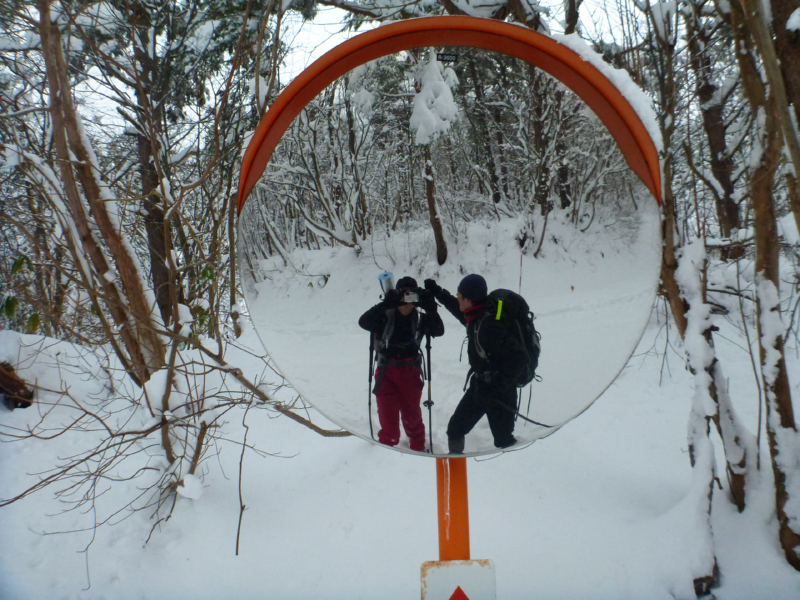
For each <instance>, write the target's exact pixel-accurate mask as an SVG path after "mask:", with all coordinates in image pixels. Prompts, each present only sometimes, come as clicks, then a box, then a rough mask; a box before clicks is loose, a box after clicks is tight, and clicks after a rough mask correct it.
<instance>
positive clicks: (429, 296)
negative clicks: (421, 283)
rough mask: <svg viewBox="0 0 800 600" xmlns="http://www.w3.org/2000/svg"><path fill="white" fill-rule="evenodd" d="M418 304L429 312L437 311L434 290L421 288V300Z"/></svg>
mask: <svg viewBox="0 0 800 600" xmlns="http://www.w3.org/2000/svg"><path fill="white" fill-rule="evenodd" d="M417 305H418V306H419V307H420V308H421V309H423V310H424V311H425V312H427V313H429V312H435V311H436V310H437V309H438V306H437V305H436V300H435V299H434V297H433V292H431V291H430V290H419V302H417Z"/></svg>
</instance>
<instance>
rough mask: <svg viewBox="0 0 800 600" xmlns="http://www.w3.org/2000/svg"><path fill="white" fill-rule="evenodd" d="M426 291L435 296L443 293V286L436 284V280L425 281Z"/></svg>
mask: <svg viewBox="0 0 800 600" xmlns="http://www.w3.org/2000/svg"><path fill="white" fill-rule="evenodd" d="M425 289H426V290H428V291H429V292H431V293H432V294H433V295H434V296H436V295H437V294H441V293H442V286H440V285H439V284H437V283H436V280H434V279H426V280H425Z"/></svg>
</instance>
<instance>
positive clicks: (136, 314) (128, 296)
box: [39, 0, 164, 384]
mask: <svg viewBox="0 0 800 600" xmlns="http://www.w3.org/2000/svg"><path fill="white" fill-rule="evenodd" d="M39 10H40V14H41V15H42V18H41V22H40V35H41V39H42V53H43V55H44V59H45V68H46V70H47V79H48V86H49V90H50V103H51V104H50V113H51V116H52V119H53V139H54V141H55V146H56V151H57V154H58V156H59V162H60V168H61V174H62V180H63V183H64V189H65V191H66V195H67V206H68V210H69V212H70V214H71V216H72V219H73V221H74V222H75V224H76V227H77V229H78V233H79V236H80V240H74V243H80V245H81V246H82V248H81V249H77V248H73V251H74V252H77V253H84V252H85V253H86V254H87V255H88V256H89V258H90V260H91V262H92V267H93V269H94V272H95V274H96V276H97V278H98V280H99V281H100V283H101V288H102V290H103V292H104V294H105V298H104V299H105V301H106V304H107V305H108V308H109V311H110V313H111V315H112V318H113V319H114V322H115V324H116V325H117V327H118V328H119V336H120V337H121V339H122V342H123V344H124V346H125V349H126V350H127V356H126V355H125V354H124V353H121V352H120V351H119V350H118V351H117V354H118V356H119V357H120V359H121V360H122V362H123V364H124V365H125V368H126V370H127V371H128V372H129V374H130V375H131V376H132V377H133V378H134V381H136V382H137V383H138V384H142V383H144V382H145V381H147V380H148V379H149V378H150V374H151V373H152V372H154V371H156V370H158V369H160V368H161V367H162V366H163V364H164V346H163V344H162V343H161V340H160V338H159V336H158V334H157V332H156V330H155V327H154V326H153V322H152V319H151V313H150V307H149V305H148V303H147V300H146V298H145V294H144V287H143V284H142V280H141V279H140V274H139V270H138V268H137V266H136V261H135V258H134V257H133V256H132V255H131V254H130V253H129V252H128V248H127V247H126V246H125V243H124V242H123V240H122V238H121V237H120V233H119V231H117V229H116V228H115V227H114V225H113V224H112V221H111V218H110V216H109V214H108V210H107V206H106V202H105V198H104V197H103V196H102V194H101V191H100V187H99V185H98V181H97V179H96V177H99V172H97V173H95V172H94V169H95V161H94V160H93V159H94V155H93V153H91V149H90V148H87V147H86V145H85V136H84V135H83V130H82V126H81V124H80V122H79V121H78V116H77V113H76V112H75V108H74V106H73V105H72V97H71V90H70V87H69V81H68V80H67V73H68V71H67V66H66V62H65V60H64V54H63V51H62V49H61V37H60V32H59V30H58V28H54V27H53V26H52V24H51V23H50V18H49V15H50V3H49V1H48V0H40V2H39ZM72 155H74V157H75V160H76V162H75V163H73V160H72ZM73 165H74V166H75V170H74V171H73ZM75 172H77V174H78V177H79V179H80V182H81V187H82V188H83V192H84V195H85V197H86V201H87V203H88V208H89V213H90V214H91V215H92V217H93V218H94V221H95V223H96V224H97V226H98V229H99V230H100V233H101V235H102V236H103V239H104V241H105V243H106V249H107V250H108V252H109V253H110V255H111V257H112V258H113V260H114V263H115V265H116V274H115V273H114V271H112V270H111V268H110V266H109V264H108V263H107V261H106V255H105V253H104V251H103V249H102V248H101V247H100V245H99V244H98V243H97V240H96V239H95V237H94V235H93V234H92V232H91V230H90V227H89V221H88V214H87V211H86V207H85V206H83V204H82V202H81V198H80V193H79V191H78V187H77V182H76V180H75V176H74V173H75ZM79 262H80V261H79V260H76V263H79ZM85 275H86V276H90V274H88V273H87V274H85ZM117 276H118V277H119V280H120V283H121V287H122V289H123V291H124V297H123V295H122V294H120V291H119V288H118V287H117V284H116V282H115V279H116V277H117ZM90 287H91V286H90ZM93 300H94V301H95V302H96V301H97V296H95V297H94V298H93ZM108 334H109V336H110V338H111V339H112V341H113V339H114V333H113V332H111V331H108Z"/></svg>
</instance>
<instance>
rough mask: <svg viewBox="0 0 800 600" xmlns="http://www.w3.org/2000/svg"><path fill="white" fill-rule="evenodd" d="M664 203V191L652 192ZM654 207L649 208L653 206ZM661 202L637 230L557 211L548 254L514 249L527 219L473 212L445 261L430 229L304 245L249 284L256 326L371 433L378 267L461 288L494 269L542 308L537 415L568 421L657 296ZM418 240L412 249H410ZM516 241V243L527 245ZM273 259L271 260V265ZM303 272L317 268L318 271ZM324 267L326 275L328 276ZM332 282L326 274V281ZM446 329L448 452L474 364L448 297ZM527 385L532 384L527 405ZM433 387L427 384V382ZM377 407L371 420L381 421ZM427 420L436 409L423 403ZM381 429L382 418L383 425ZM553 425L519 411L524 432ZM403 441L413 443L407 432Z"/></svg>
mask: <svg viewBox="0 0 800 600" xmlns="http://www.w3.org/2000/svg"><path fill="white" fill-rule="evenodd" d="M651 204H653V205H654V203H652V202H651ZM648 208H650V209H651V211H650V212H647V209H648ZM653 208H654V207H649V205H647V204H645V205H644V206H643V207H642V210H641V213H642V215H641V219H640V225H639V226H640V228H639V230H638V231H632V232H630V234H629V239H626V240H624V241H621V240H614V239H610V238H608V237H604V235H602V234H603V233H604V232H603V230H602V229H600V230H599V233H600V234H601V235H592V233H587V234H583V235H582V236H580V235H577V232H576V230H575V228H574V227H573V226H571V225H568V224H565V223H558V222H556V221H555V220H553V221H551V223H550V224H549V225H548V228H549V229H548V236H549V237H548V239H551V238H558V239H560V242H557V243H550V244H548V247H547V249H546V251H545V252H543V253H542V254H541V255H540V256H539V257H538V258H533V257H532V253H530V254H528V255H525V256H523V257H522V272H520V254H519V251H518V250H517V251H516V252H514V251H513V250H510V249H513V247H514V244H515V240H514V238H515V236H516V235H518V231H519V226H520V225H519V222H518V221H516V220H511V219H508V220H504V221H501V222H500V223H499V224H483V223H473V224H472V225H471V226H470V228H469V229H468V230H467V231H466V234H465V236H464V237H465V239H463V240H461V241H460V242H459V243H458V244H455V243H451V244H450V248H451V256H450V258H449V259H448V262H447V264H446V265H445V266H444V267H439V266H438V265H437V264H436V261H435V258H434V257H435V250H434V248H433V247H432V245H431V241H430V233H429V232H428V231H414V232H410V233H409V234H407V236H402V235H399V236H397V239H394V240H392V242H391V243H389V242H387V243H386V244H385V245H384V246H383V247H379V246H378V245H377V244H375V245H373V247H372V248H367V249H364V251H363V252H362V253H361V254H360V255H357V254H356V253H355V252H354V251H353V250H349V249H346V248H336V249H333V250H322V251H315V252H296V253H295V257H296V266H297V267H298V269H299V271H300V273H297V272H292V271H291V270H286V269H284V270H282V271H273V272H271V273H270V279H266V280H264V281H262V282H261V283H258V284H255V285H254V286H253V287H252V288H251V289H250V291H249V292H248V294H247V300H248V308H249V310H250V314H251V318H252V320H253V323H254V326H255V328H256V330H257V331H258V333H259V335H260V337H261V339H262V341H263V342H264V345H265V346H266V347H267V349H268V350H269V352H270V354H271V356H272V357H273V358H274V360H275V362H276V364H277V365H278V367H279V368H280V370H281V372H282V373H283V374H284V375H286V377H287V378H288V379H289V380H290V381H291V382H292V385H293V386H294V387H295V388H296V389H297V390H298V391H299V392H300V393H301V394H302V395H303V397H304V398H305V399H307V400H308V401H309V402H311V403H312V404H314V406H315V407H316V408H317V409H319V410H320V412H322V413H323V414H324V415H326V416H327V417H328V418H329V419H331V420H332V421H334V422H336V423H337V424H339V425H341V426H343V427H345V428H346V429H348V430H350V431H352V432H354V433H356V434H358V435H360V436H362V437H364V438H366V439H368V438H369V431H370V430H369V421H368V418H369V417H368V414H369V413H368V410H367V403H368V397H367V396H368V378H367V375H368V372H369V369H368V348H369V336H368V335H367V333H366V332H364V331H362V330H361V329H359V328H358V326H357V322H358V318H359V316H360V315H361V314H362V313H363V312H364V311H366V310H367V309H368V308H370V307H371V306H372V305H373V304H375V303H377V302H378V301H379V293H380V288H379V286H378V282H377V277H378V275H379V274H380V273H381V272H382V271H383V270H388V271H392V272H393V273H394V274H395V276H396V278H398V279H399V278H400V277H401V276H403V275H411V276H412V277H415V278H416V279H417V282H418V283H419V284H420V285H422V282H423V279H425V278H427V277H433V278H436V279H437V281H438V282H439V283H440V284H441V285H442V286H443V287H444V288H446V289H449V290H450V291H451V292H452V293H455V291H456V287H457V285H458V282H459V281H460V279H461V277H462V276H463V275H464V274H466V273H469V272H477V273H481V274H482V275H484V276H485V277H486V279H487V282H488V284H489V289H494V288H498V287H505V288H510V289H513V290H514V291H519V290H520V287H519V282H520V276H521V279H522V285H521V292H522V295H523V296H524V297H525V298H526V299H527V300H528V302H529V304H530V305H531V308H532V310H533V311H534V313H535V315H536V328H537V330H538V331H539V332H540V333H541V336H542V347H543V352H542V356H541V360H540V365H539V369H538V373H539V374H540V375H541V376H542V378H543V380H542V381H541V382H539V383H535V384H534V385H533V386H532V394H531V396H532V398H531V408H530V413H529V416H530V418H531V419H533V420H535V421H539V422H541V423H545V424H548V425H553V426H555V427H558V426H560V425H562V424H563V423H565V422H567V421H569V419H571V418H572V417H574V416H575V415H577V414H579V413H580V412H581V411H583V410H585V408H586V407H587V406H589V405H590V404H591V402H592V401H593V400H594V399H595V398H596V397H597V396H599V395H600V394H601V393H602V391H603V390H604V389H605V388H606V387H607V386H608V385H609V384H610V383H611V382H612V381H613V380H614V377H615V376H616V374H617V373H618V372H619V370H620V369H622V367H623V366H624V365H625V363H626V361H627V359H628V357H629V356H630V355H631V353H632V352H633V349H634V348H635V347H636V344H637V343H638V341H639V336H640V334H641V332H642V331H643V329H644V326H645V324H646V321H647V318H648V315H649V312H650V307H651V306H652V303H653V298H654V296H655V289H656V281H657V278H658V268H659V266H660V254H659V251H660V237H659V233H658V217H657V213H656V211H655V210H654V209H653ZM410 248H419V251H418V252H417V253H416V254H414V253H412V252H411V251H410V250H409V249H410ZM517 248H518V246H517ZM264 268H265V269H269V268H270V265H264ZM304 273H309V274H313V276H309V275H305V274H304ZM323 275H324V277H323ZM322 282H324V285H322V286H321V285H320V283H322ZM440 312H441V314H442V319H443V321H444V323H445V328H446V331H445V335H444V336H443V337H442V338H438V339H435V340H433V344H432V346H433V350H432V355H431V362H432V364H433V369H432V373H433V381H432V398H433V400H434V407H433V414H432V422H433V446H434V453H437V454H438V453H442V454H443V453H446V451H447V450H446V449H447V438H446V434H445V429H446V427H447V422H448V420H449V418H450V415H452V414H453V411H454V410H455V407H456V405H457V404H458V402H459V400H460V399H461V396H462V395H463V391H462V390H463V387H464V383H465V377H466V374H467V370H468V368H469V366H468V364H467V362H466V354H464V355H463V357H462V344H463V342H464V335H465V332H464V328H463V327H462V326H461V324H460V323H458V321H456V320H455V319H454V318H453V317H452V316H451V315H450V314H449V313H448V312H447V311H446V310H444V309H440ZM528 392H529V390H527V389H526V390H523V403H524V406H525V408H526V410H527V404H528V396H529V393H528ZM423 395H425V397H427V391H426V390H424V391H423ZM372 407H373V414H372V418H373V427H375V428H377V427H378V420H377V409H376V406H375V403H374V402H373V403H372ZM425 421H426V427H427V422H428V415H425ZM375 431H376V432H377V429H376V430H375ZM553 431H554V429H551V428H546V427H539V426H537V425H532V424H529V423H525V424H524V426H523V422H522V421H519V425H518V427H517V430H516V431H515V435H516V437H517V439H518V440H520V443H521V444H524V443H528V442H531V441H533V440H535V439H538V438H540V437H542V436H546V435H549V434H550V433H552V432H553ZM400 447H401V448H403V449H407V448H408V441H407V440H406V439H405V437H403V439H401V442H400ZM494 450H495V448H494V443H493V439H492V435H491V432H490V431H489V427H488V424H487V422H486V420H485V419H484V420H483V421H481V422H480V423H479V425H478V426H477V427H476V429H475V430H473V432H472V433H470V435H468V436H467V442H466V453H467V454H482V453H486V452H494Z"/></svg>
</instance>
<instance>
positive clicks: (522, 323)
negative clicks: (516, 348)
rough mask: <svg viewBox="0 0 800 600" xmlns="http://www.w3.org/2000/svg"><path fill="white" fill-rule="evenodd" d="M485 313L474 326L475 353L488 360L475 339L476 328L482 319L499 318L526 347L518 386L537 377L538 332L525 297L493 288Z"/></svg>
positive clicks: (526, 383) (539, 351)
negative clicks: (525, 362) (525, 364)
mask: <svg viewBox="0 0 800 600" xmlns="http://www.w3.org/2000/svg"><path fill="white" fill-rule="evenodd" d="M485 306H486V314H485V315H484V316H483V318H481V320H480V322H479V323H478V326H477V327H476V328H475V349H476V350H477V352H478V355H479V356H480V357H481V358H482V359H483V360H487V357H486V352H485V351H484V350H483V348H482V347H481V345H480V342H479V341H478V332H479V331H480V327H481V323H482V322H483V321H484V320H485V319H495V320H497V321H500V322H501V323H502V324H503V325H504V326H505V328H506V329H507V330H508V331H509V332H511V334H512V335H516V336H517V337H518V339H519V340H520V342H521V345H522V347H523V348H524V349H525V355H526V357H527V366H526V368H525V369H524V370H523V371H522V372H521V373H520V374H519V377H517V381H516V382H515V383H516V385H517V387H525V386H526V385H528V384H529V383H530V382H531V381H533V379H534V378H535V377H536V367H538V366H539V354H540V353H541V346H540V344H539V340H540V339H541V336H540V335H539V332H538V331H536V327H534V326H533V313H532V312H531V310H530V308H529V307H528V303H527V302H525V298H523V297H522V296H520V295H519V294H517V293H515V292H512V291H511V290H503V289H499V290H494V291H493V292H491V293H490V294H489V296H488V297H487V298H486V303H485Z"/></svg>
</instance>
